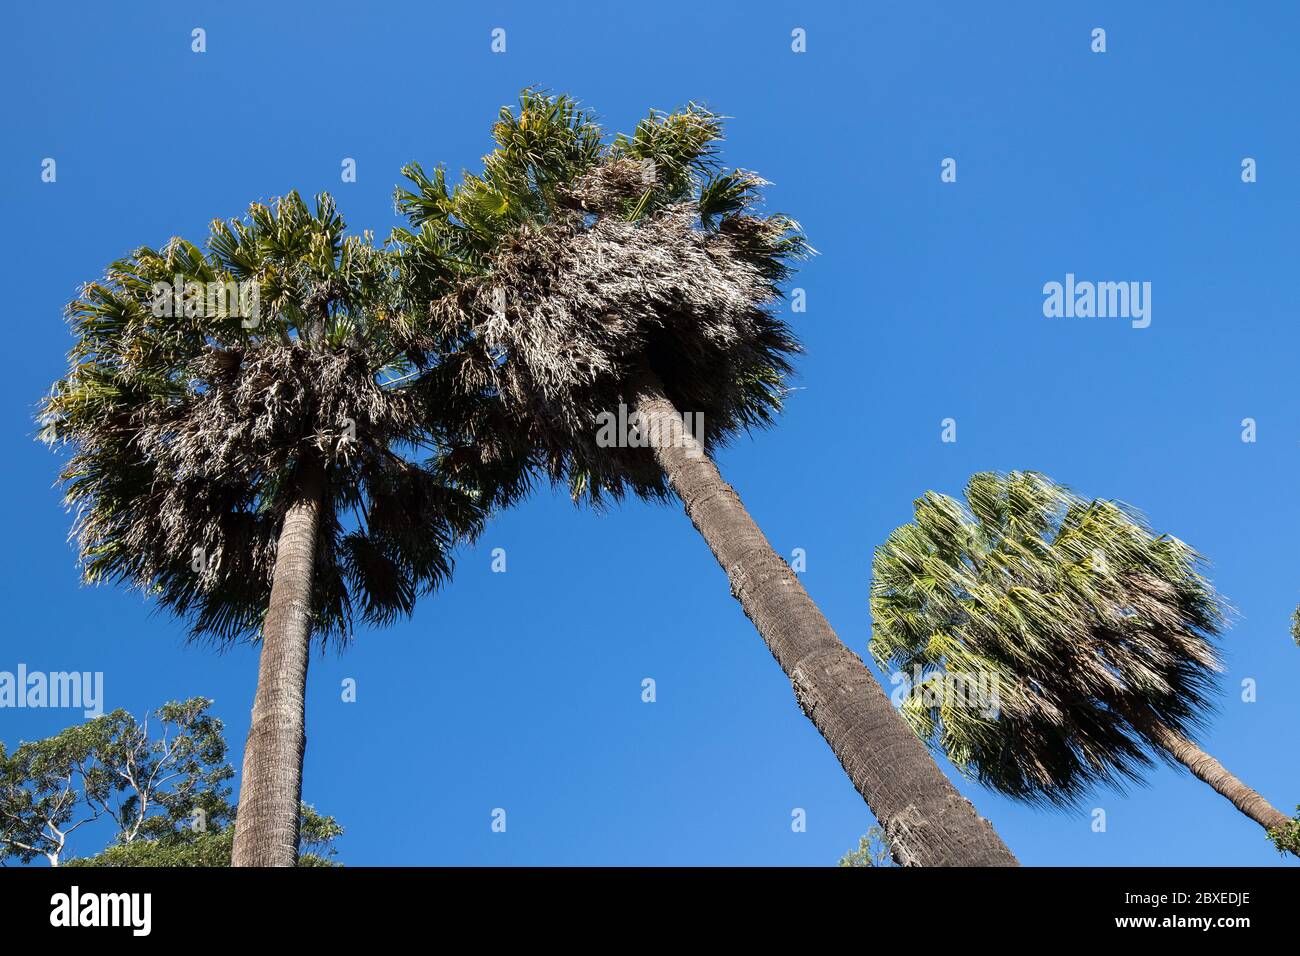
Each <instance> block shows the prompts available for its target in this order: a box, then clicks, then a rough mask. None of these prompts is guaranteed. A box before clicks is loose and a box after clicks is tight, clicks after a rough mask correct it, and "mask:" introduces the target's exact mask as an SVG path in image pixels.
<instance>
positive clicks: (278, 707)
mask: <svg viewBox="0 0 1300 956" xmlns="http://www.w3.org/2000/svg"><path fill="white" fill-rule="evenodd" d="M296 482H297V489H296V495H295V500H294V503H293V504H292V505H290V507H289V510H288V512H287V513H286V514H285V516H284V525H283V527H281V529H280V539H279V542H278V544H277V545H276V553H275V572H274V577H273V578H272V581H271V601H270V604H269V605H268V607H267V611H266V622H265V623H264V624H263V626H262V655H261V662H260V664H259V666H258V672H257V695H256V697H255V698H254V700H253V720H252V724H251V726H250V727H249V728H248V743H247V745H246V746H245V747H244V770H243V775H242V776H241V778H240V785H239V809H238V812H237V813H236V815H235V846H234V852H233V854H232V857H231V865H232V866H296V865H297V863H298V808H299V805H300V803H301V800H302V761H303V754H304V753H305V751H306V749H307V727H306V695H307V659H308V656H309V652H310V650H311V613H312V600H311V597H312V585H313V580H314V575H315V563H316V536H317V530H318V528H319V526H320V513H321V509H322V507H323V506H324V498H325V469H324V466H323V465H322V464H321V463H320V462H319V461H318V460H315V459H309V460H304V461H303V462H302V464H301V465H300V466H299V470H298V474H297V476H296Z"/></svg>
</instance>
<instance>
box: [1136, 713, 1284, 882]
mask: <svg viewBox="0 0 1300 956" xmlns="http://www.w3.org/2000/svg"><path fill="white" fill-rule="evenodd" d="M1148 727H1149V729H1150V733H1151V736H1152V737H1153V738H1155V740H1156V742H1157V743H1159V744H1160V746H1161V747H1163V748H1164V749H1165V750H1167V751H1168V752H1169V754H1170V756H1172V757H1173V758H1174V759H1175V760H1177V761H1178V762H1179V763H1180V764H1182V765H1183V766H1184V767H1186V768H1187V769H1188V770H1190V771H1191V772H1192V775H1193V776H1195V777H1197V778H1198V779H1199V780H1202V781H1204V782H1205V783H1208V784H1209V785H1210V786H1211V787H1213V788H1214V789H1215V790H1216V791H1217V792H1218V793H1219V794H1221V795H1222V796H1225V797H1227V798H1228V799H1229V800H1231V801H1232V805H1233V806H1234V807H1236V808H1237V809H1238V810H1240V811H1241V812H1242V813H1244V814H1245V815H1246V816H1248V817H1250V818H1251V819H1252V820H1254V821H1255V822H1256V823H1258V824H1259V825H1260V826H1262V827H1263V828H1264V829H1265V830H1272V829H1276V828H1277V827H1281V826H1285V825H1286V824H1287V823H1290V822H1291V821H1290V818H1289V817H1287V816H1286V814H1284V813H1282V811H1280V810H1278V809H1277V808H1276V807H1274V806H1273V805H1272V804H1271V803H1269V802H1268V801H1267V800H1265V799H1264V798H1263V797H1261V796H1260V795H1259V794H1258V793H1256V792H1255V791H1254V790H1252V789H1251V788H1250V787H1248V786H1246V785H1245V784H1244V783H1242V782H1241V781H1240V780H1238V779H1237V778H1236V777H1235V776H1234V775H1233V774H1232V773H1230V772H1229V771H1228V769H1227V768H1226V767H1224V766H1223V764H1221V763H1219V761H1217V760H1215V759H1214V758H1213V757H1211V756H1210V755H1209V754H1207V753H1206V752H1205V751H1204V750H1202V749H1201V748H1200V747H1198V746H1196V744H1194V743H1192V742H1191V741H1190V740H1188V739H1187V738H1186V737H1184V736H1182V735H1181V734H1178V733H1175V732H1174V731H1172V730H1170V729H1169V728H1168V727H1166V726H1165V725H1164V724H1160V723H1155V722H1151V723H1148ZM1297 856H1300V854H1297Z"/></svg>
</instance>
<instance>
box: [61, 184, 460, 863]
mask: <svg viewBox="0 0 1300 956" xmlns="http://www.w3.org/2000/svg"><path fill="white" fill-rule="evenodd" d="M344 233H345V225H344V222H343V219H342V218H341V217H340V216H339V215H338V213H337V211H336V209H335V206H334V202H333V200H332V199H331V198H330V197H329V196H327V195H322V196H320V197H318V198H317V200H316V203H315V208H314V210H313V209H310V208H309V207H308V206H307V205H306V204H305V203H304V202H303V200H302V199H301V198H300V197H299V196H298V195H297V194H296V193H291V194H289V195H288V196H286V197H284V198H283V199H280V200H278V201H276V202H275V203H274V204H273V205H272V206H265V205H260V204H254V205H253V206H251V207H250V209H249V214H248V217H247V219H246V220H244V221H239V220H232V221H230V222H222V221H220V220H218V221H216V222H214V223H213V225H212V229H211V234H210V237H209V239H208V243H207V245H208V251H207V253H206V254H205V253H204V252H203V251H201V250H200V249H199V248H197V247H196V246H194V245H192V244H190V243H188V242H185V241H183V240H180V239H173V240H171V241H170V242H168V243H167V244H166V245H165V246H164V247H163V248H162V249H161V250H157V251H155V250H153V249H150V248H140V249H137V250H136V251H135V252H134V253H132V254H131V255H130V256H129V257H128V258H126V259H122V260H120V261H117V262H114V263H113V264H112V265H110V266H109V268H108V270H107V274H106V276H105V278H104V280H103V281H102V282H94V283H90V284H88V285H86V286H85V287H84V288H83V290H82V293H81V296H80V297H79V298H78V299H77V300H76V301H75V302H73V303H72V304H71V306H70V307H69V318H70V322H71V325H72V330H73V332H74V335H75V338H76V344H75V346H74V347H73V349H72V351H71V354H70V368H69V370H68V373H67V375H66V376H65V377H64V378H62V379H61V380H60V381H58V382H56V383H55V385H54V387H53V389H52V391H51V393H50V395H49V396H48V398H47V399H46V400H45V402H44V406H43V410H42V416H41V417H42V421H43V425H44V427H43V430H42V434H43V436H44V437H45V438H46V439H47V440H49V441H51V442H68V443H71V445H72V446H73V448H74V454H72V456H71V457H70V459H69V461H68V462H67V465H66V467H65V468H64V469H63V472H62V475H61V478H62V480H63V482H64V484H65V490H66V500H67V502H68V504H69V505H70V506H71V507H73V508H75V509H76V511H77V520H76V527H75V534H76V536H77V540H78V542H79V545H80V553H81V559H82V564H83V568H84V574H85V577H86V579H87V580H88V581H91V582H101V581H111V582H118V583H125V584H128V585H133V586H136V587H139V588H141V589H142V590H144V591H145V592H146V593H147V594H149V595H152V596H153V597H155V598H156V599H157V601H158V602H159V604H160V605H161V606H162V607H164V608H167V609H169V610H170V611H172V612H174V613H175V614H177V615H179V616H181V617H182V618H184V619H185V620H187V621H188V623H189V624H190V628H191V635H192V636H193V637H194V638H207V639H211V640H215V641H218V642H230V641H236V640H239V639H242V638H248V639H255V638H257V637H258V636H260V638H261V662H260V666H259V671H258V683H257V694H256V698H255V701H254V705H253V715H252V725H251V727H250V729H249V733H248V744H247V748H246V750H245V753H244V762H243V775H242V780H241V787H240V794H239V810H238V817H237V819H238V823H237V826H236V836H235V846H234V864H235V865H236V866H239V865H279V866H286V865H293V864H294V863H295V862H296V859H297V854H298V842H299V839H298V837H299V833H298V826H299V813H298V810H299V802H300V797H301V789H302V759H303V752H304V749H305V746H306V732H305V709H304V708H305V700H304V698H305V687H306V675H307V663H308V656H309V651H310V646H311V643H312V641H313V639H315V640H316V641H318V642H320V643H321V644H327V643H330V642H336V643H340V644H341V643H346V642H347V641H348V640H349V639H350V637H351V634H352V630H353V624H354V621H361V622H365V623H371V624H386V623H389V622H391V621H392V620H394V619H395V618H397V617H398V616H400V615H403V614H407V613H409V612H410V611H411V609H412V607H413V605H414V603H415V600H416V597H417V595H419V594H421V593H423V592H426V591H428V590H430V589H432V588H434V587H436V586H437V585H439V584H440V583H442V582H443V581H445V580H446V579H447V578H448V576H449V575H450V573H451V558H450V554H449V553H450V550H451V548H452V546H453V544H454V543H455V542H456V541H457V540H458V539H459V538H461V537H462V536H465V535H470V534H473V533H474V532H475V531H476V530H477V529H478V527H479V526H480V522H481V520H482V511H481V508H480V506H479V504H478V503H476V501H475V500H474V499H473V498H472V497H471V496H470V495H468V494H466V493H465V492H464V491H461V490H458V489H457V488H455V487H453V486H451V485H450V484H448V482H446V481H445V480H444V478H443V477H442V476H441V474H440V471H439V469H438V468H437V467H435V466H434V464H432V463H431V462H424V461H421V460H419V459H420V456H422V455H424V454H426V453H436V451H437V449H436V448H434V447H432V446H431V437H430V436H431V429H430V427H428V425H429V423H428V421H427V419H428V417H429V413H430V409H431V408H432V407H434V404H435V403H433V402H431V401H430V400H429V399H430V396H429V395H428V393H427V387H426V385H425V383H423V382H422V380H421V378H420V376H419V375H417V374H414V372H413V369H412V367H411V365H410V362H409V361H408V360H407V359H406V358H405V356H404V354H403V348H402V345H401V342H402V339H403V338H404V337H406V336H408V335H409V334H410V333H411V332H412V331H413V330H414V328H415V326H416V324H417V320H416V319H415V318H413V317H412V316H411V315H410V313H409V311H407V310H405V309H404V307H403V303H402V300H401V298H400V295H399V294H398V290H399V285H398V284H397V283H396V282H395V281H394V279H395V277H396V269H395V262H394V260H393V258H392V256H391V255H390V254H389V253H388V252H386V251H384V250H381V249H377V248H375V247H374V246H373V245H372V244H371V243H370V241H369V238H368V237H359V236H345V234H344ZM231 283H233V284H234V285H230V284H231ZM240 284H242V285H240ZM250 306H251V308H250Z"/></svg>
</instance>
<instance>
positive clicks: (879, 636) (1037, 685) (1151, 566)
mask: <svg viewBox="0 0 1300 956" xmlns="http://www.w3.org/2000/svg"><path fill="white" fill-rule="evenodd" d="M1200 561H1201V559H1200V557H1199V555H1197V554H1196V552H1194V551H1193V550H1192V549H1191V548H1189V547H1188V546H1187V545H1186V544H1184V543H1183V542H1182V541H1180V540H1178V539H1177V538H1173V537H1170V536H1167V535H1159V536H1157V535H1155V534H1153V533H1152V532H1151V530H1150V529H1149V528H1148V527H1147V525H1146V523H1145V521H1144V520H1143V519H1142V518H1141V517H1140V516H1139V515H1137V514H1136V513H1135V512H1133V511H1132V510H1130V509H1128V508H1126V507H1124V506H1122V505H1119V504H1116V503H1115V502H1112V501H1097V500H1093V501H1089V500H1085V499H1083V498H1080V497H1078V496H1077V495H1075V494H1073V493H1072V492H1070V491H1069V490H1067V489H1065V488H1063V487H1061V486H1060V485H1057V484H1055V483H1053V482H1052V481H1050V480H1049V479H1047V478H1045V477H1044V476H1042V475H1039V474H1035V473H1032V472H1012V473H1011V474H1009V475H1005V476H1004V475H998V474H994V473H991V472H986V473H982V474H978V475H975V476H974V477H973V478H971V480H970V481H969V482H968V483H967V485H966V505H965V506H963V505H962V504H961V503H960V502H958V501H956V500H954V499H952V498H949V497H947V496H946V495H940V494H936V493H934V492H927V493H926V494H925V495H924V496H923V497H921V498H919V499H917V501H916V502H915V520H914V521H912V522H910V523H908V524H905V525H903V526H902V527H900V528H898V529H896V530H895V531H894V532H893V533H892V534H891V535H890V536H889V538H888V540H886V542H885V543H884V545H882V546H881V547H880V548H878V549H877V550H876V554H875V561H874V564H873V568H872V575H873V577H872V585H871V616H872V636H871V651H872V654H873V655H874V656H875V657H876V659H877V660H878V661H879V662H880V664H881V665H882V666H883V667H894V668H897V669H900V670H901V671H902V672H903V673H904V674H910V675H911V680H910V681H909V685H908V686H907V692H906V697H904V699H903V704H902V712H903V714H904V715H905V716H906V717H907V719H908V721H909V722H910V723H911V724H912V726H913V728H914V729H915V731H916V733H917V734H918V735H919V736H920V738H921V739H923V740H926V741H928V742H930V743H932V744H933V745H935V746H937V747H938V748H940V749H942V750H943V751H944V752H945V753H947V755H948V757H949V759H951V760H952V762H953V763H954V764H955V765H957V766H958V767H960V768H962V769H964V770H967V771H968V772H970V773H972V774H973V775H974V776H975V777H976V778H977V779H979V780H980V782H982V783H984V784H986V785H988V786H990V787H993V788H995V789H997V790H999V791H1001V792H1002V793H1005V794H1008V795H1009V796H1012V797H1016V798H1018V799H1022V800H1026V801H1030V802H1039V803H1048V804H1055V805H1059V806H1073V805H1075V804H1077V802H1078V801H1079V800H1080V799H1081V798H1082V797H1083V796H1084V795H1085V794H1086V793H1087V791H1088V790H1089V789H1090V788H1092V787H1093V786H1094V785H1097V784H1104V785H1122V784H1123V783H1124V782H1126V781H1132V780H1136V779H1138V778H1139V776H1140V774H1141V771H1142V770H1144V769H1145V768H1147V767H1148V766H1149V765H1150V764H1151V763H1152V755H1153V754H1154V755H1156V756H1158V757H1161V758H1164V759H1166V760H1170V761H1174V762H1177V763H1179V764H1181V765H1183V766H1184V767H1186V768H1187V769H1188V770H1190V771H1191V772H1192V774H1194V775H1195V776H1196V777H1198V778H1199V779H1201V780H1202V781H1204V782H1205V783H1208V784H1209V785H1210V786H1211V787H1213V788H1214V789H1215V790H1216V791H1217V792H1218V793H1220V794H1222V795H1223V796H1224V797H1226V798H1228V799H1229V800H1231V801H1232V803H1233V805H1234V806H1236V807H1237V809H1239V810H1240V811H1241V812H1242V813H1244V814H1246V816H1248V817H1250V819H1252V820H1254V821H1255V822H1256V823H1258V824H1260V826H1262V827H1264V828H1265V829H1266V830H1268V831H1270V832H1276V831H1278V830H1279V828H1281V827H1284V826H1285V825H1286V824H1287V823H1288V822H1289V821H1288V818H1287V817H1286V816H1285V815H1283V814H1282V813H1281V812H1280V811H1278V810H1276V809H1274V808H1273V807H1272V806H1271V805H1270V804H1269V803H1268V801H1266V800H1265V799H1264V798H1263V797H1261V796H1260V795H1259V794H1258V793H1256V792H1255V791H1254V790H1252V789H1251V788H1250V787H1248V786H1246V785H1245V784H1244V783H1242V782H1241V781H1240V780H1239V779H1237V778H1236V777H1235V776H1233V775H1232V774H1231V773H1229V772H1228V771H1227V770H1226V769H1224V767H1223V766H1222V764H1220V763H1219V762H1218V761H1217V760H1215V759H1214V758H1213V757H1212V756H1210V755H1209V754H1207V753H1205V751H1203V750H1202V749H1201V748H1200V747H1198V746H1197V745H1196V744H1195V743H1193V736H1194V732H1195V730H1196V729H1197V727H1198V725H1200V724H1201V723H1203V721H1204V718H1205V715H1206V713H1207V711H1208V709H1209V707H1210V704H1211V696H1212V692H1213V689H1214V674H1215V672H1216V671H1218V670H1220V669H1221V664H1220V662H1219V655H1218V652H1217V650H1216V648H1215V644H1214V640H1215V638H1216V637H1217V636H1218V634H1219V632H1220V630H1221V628H1222V626H1223V622H1224V611H1223V608H1222V602H1221V601H1220V599H1219V598H1218V596H1217V595H1216V594H1215V592H1214V590H1213V589H1212V588H1211V586H1210V584H1209V583H1208V582H1207V581H1206V579H1205V578H1204V577H1203V576H1202V575H1201V573H1200V572H1199V570H1198V567H1199V565H1200Z"/></svg>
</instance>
